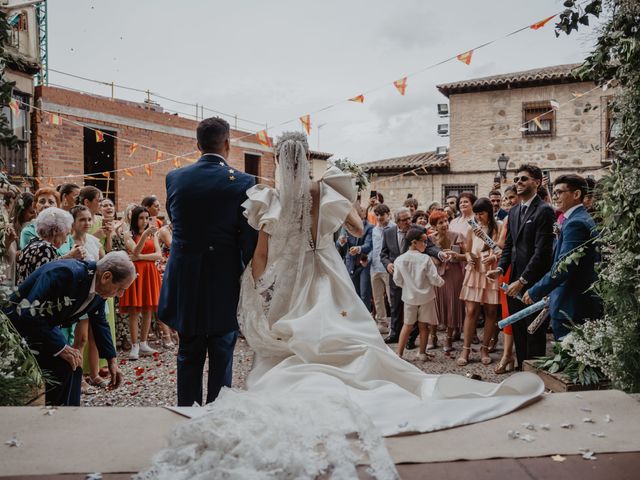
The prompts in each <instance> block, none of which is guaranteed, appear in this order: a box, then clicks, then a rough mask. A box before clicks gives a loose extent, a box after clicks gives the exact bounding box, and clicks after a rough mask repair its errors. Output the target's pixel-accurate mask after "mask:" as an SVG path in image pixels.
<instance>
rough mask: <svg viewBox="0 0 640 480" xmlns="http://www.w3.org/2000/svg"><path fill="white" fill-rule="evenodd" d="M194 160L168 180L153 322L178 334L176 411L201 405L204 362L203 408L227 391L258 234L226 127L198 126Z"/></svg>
mask: <svg viewBox="0 0 640 480" xmlns="http://www.w3.org/2000/svg"><path fill="white" fill-rule="evenodd" d="M196 136H197V140H198V149H199V150H200V151H201V152H202V156H201V157H200V159H199V160H198V161H197V162H196V163H194V164H193V165H190V166H188V167H184V168H180V169H178V170H174V171H172V172H170V173H169V174H168V175H167V179H166V187H167V214H168V215H169V218H170V219H171V222H172V224H173V241H172V243H171V255H170V256H169V262H168V263H167V268H166V270H165V273H164V278H163V284H162V290H161V292H160V301H159V305H158V318H159V319H160V320H162V321H163V322H164V323H166V324H167V325H169V326H170V327H172V328H174V329H175V330H177V331H178V333H179V334H180V347H179V349H178V405H179V406H191V405H193V403H194V402H197V403H198V404H202V372H203V368H204V362H205V359H206V357H207V354H208V355H209V378H208V384H207V399H206V403H210V402H212V401H213V400H215V399H216V397H217V396H218V393H219V392H220V389H221V388H222V387H223V386H227V387H229V386H231V368H232V365H233V349H234V347H235V344H236V339H237V336H238V322H237V317H236V311H237V308H238V300H239V296H240V276H241V275H242V271H243V269H244V266H245V265H246V264H247V263H248V262H249V260H251V257H252V256H253V251H254V249H255V245H256V242H257V236H258V232H256V231H255V230H254V229H252V228H251V227H250V226H249V224H248V223H247V221H246V219H245V217H244V215H243V213H242V207H241V204H242V203H243V202H244V201H245V200H246V199H247V194H246V191H247V190H248V189H249V188H250V187H252V186H253V185H254V184H255V180H254V178H253V177H252V176H250V175H247V174H245V173H242V172H239V171H237V170H235V169H234V168H231V167H230V166H229V165H228V164H227V161H226V159H227V158H228V156H229V152H230V138H229V124H228V123H227V122H226V121H224V120H222V119H220V118H207V119H205V120H203V121H202V122H200V124H199V125H198V129H197V132H196Z"/></svg>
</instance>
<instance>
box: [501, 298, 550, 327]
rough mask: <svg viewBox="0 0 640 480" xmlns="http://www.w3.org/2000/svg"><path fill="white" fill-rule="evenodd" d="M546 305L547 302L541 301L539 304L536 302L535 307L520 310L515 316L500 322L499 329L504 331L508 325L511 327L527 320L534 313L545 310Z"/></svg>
mask: <svg viewBox="0 0 640 480" xmlns="http://www.w3.org/2000/svg"><path fill="white" fill-rule="evenodd" d="M545 303H546V302H545V301H544V300H540V301H539V302H536V303H534V304H533V305H529V306H528V307H527V308H525V309H524V310H520V311H519V312H517V313H514V314H513V315H509V316H508V317H507V318H505V319H503V320H500V321H499V322H498V327H500V328H501V329H504V327H506V326H507V325H511V324H512V323H516V322H519V321H520V320H522V319H523V318H527V317H528V316H529V315H531V314H532V313H537V312H539V311H540V310H542V309H543V308H544V305H545Z"/></svg>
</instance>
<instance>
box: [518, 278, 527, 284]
mask: <svg viewBox="0 0 640 480" xmlns="http://www.w3.org/2000/svg"><path fill="white" fill-rule="evenodd" d="M518 281H519V282H520V283H521V284H522V285H525V286H526V285H527V284H528V283H529V282H527V281H526V280H525V279H524V278H523V277H520V278H519V279H518Z"/></svg>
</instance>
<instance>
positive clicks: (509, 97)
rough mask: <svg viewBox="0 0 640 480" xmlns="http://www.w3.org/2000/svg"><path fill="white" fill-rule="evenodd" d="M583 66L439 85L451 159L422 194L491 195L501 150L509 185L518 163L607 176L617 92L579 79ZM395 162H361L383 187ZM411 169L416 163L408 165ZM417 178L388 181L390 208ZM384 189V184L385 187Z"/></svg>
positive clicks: (437, 196)
mask: <svg viewBox="0 0 640 480" xmlns="http://www.w3.org/2000/svg"><path fill="white" fill-rule="evenodd" d="M578 66H579V65H578V64H570V65H559V66H554V67H546V68H541V69H535V70H528V71H524V72H515V73H509V74H503V75H495V76H492V77H485V78H477V79H471V80H465V81H461V82H454V83H448V84H443V85H438V87H437V88H438V90H439V91H440V92H441V93H442V94H443V95H445V96H446V97H448V99H449V112H450V118H449V122H450V125H449V134H450V138H449V150H448V155H447V163H448V165H447V167H446V168H441V169H439V171H437V172H433V173H432V174H431V176H432V177H433V178H432V179H431V180H430V181H429V182H424V180H422V182H423V184H424V185H425V186H424V189H423V191H422V193H421V194H418V195H417V198H418V199H419V200H421V199H424V201H425V202H430V201H434V200H437V201H442V200H443V199H444V197H446V195H448V194H449V193H456V194H457V193H460V192H461V191H465V190H466V191H472V192H474V193H475V194H476V195H479V196H486V195H487V194H488V193H489V191H490V189H491V187H492V185H493V183H494V179H495V177H496V176H497V175H498V173H499V169H498V163H497V159H498V157H499V156H500V155H501V154H503V153H504V154H505V155H506V156H507V157H509V162H508V172H507V178H506V180H503V182H506V183H511V181H512V180H511V179H512V177H513V175H514V174H515V170H516V168H517V166H518V165H520V164H521V163H534V164H536V165H538V166H539V167H540V168H542V169H543V170H548V171H549V174H550V176H551V180H552V181H553V179H554V178H555V177H557V176H559V175H561V174H563V173H579V174H581V175H592V176H594V177H595V178H600V177H601V176H602V175H604V174H605V173H606V172H607V168H608V165H609V164H610V161H609V159H608V158H607V156H608V155H607V148H606V145H607V142H608V139H609V136H610V135H611V133H610V132H611V129H612V127H613V125H612V124H611V120H610V117H609V114H608V103H609V101H610V99H611V97H612V95H613V94H614V93H615V92H614V89H609V90H607V91H603V89H601V88H595V84H594V83H593V82H590V81H582V80H580V79H579V78H577V76H576V75H575V74H574V73H573V72H574V69H575V68H576V67H578ZM423 155H427V154H423ZM429 155H433V152H430V154H428V155H427V157H429ZM397 163H398V159H397V158H396V159H388V160H382V161H376V162H369V163H367V164H365V165H364V166H365V168H366V169H367V170H369V172H370V173H372V174H377V178H378V179H379V182H378V183H380V184H381V185H384V183H385V182H381V181H380V180H383V179H384V178H385V176H386V177H388V176H389V173H387V170H385V168H384V166H385V165H388V164H397ZM413 168H415V167H413ZM395 170H397V168H396V169H395ZM406 170H411V168H409V166H408V165H407V167H406ZM394 175H397V173H394ZM417 182H418V177H416V175H414V174H411V175H404V176H402V177H399V178H394V179H393V181H391V180H390V181H388V182H386V183H387V184H388V185H389V187H386V190H387V192H389V193H390V192H393V194H392V195H391V198H392V199H393V202H392V206H399V205H400V204H401V203H402V201H401V200H403V199H404V198H402V197H403V196H405V195H404V194H405V193H406V192H409V191H411V190H412V189H416V188H419V185H420V184H419V183H417ZM375 183H376V182H375V181H374V186H375ZM380 190H381V191H383V192H384V190H385V188H383V187H382V186H380ZM397 192H398V193H397ZM414 196H415V194H414ZM405 197H406V196H405ZM420 203H421V204H423V203H422V202H420Z"/></svg>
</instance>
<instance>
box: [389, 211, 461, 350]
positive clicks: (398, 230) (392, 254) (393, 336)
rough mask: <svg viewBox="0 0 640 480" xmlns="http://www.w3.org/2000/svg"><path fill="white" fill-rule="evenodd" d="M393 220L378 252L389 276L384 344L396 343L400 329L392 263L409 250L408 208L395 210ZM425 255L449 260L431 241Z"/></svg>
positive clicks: (397, 289)
mask: <svg viewBox="0 0 640 480" xmlns="http://www.w3.org/2000/svg"><path fill="white" fill-rule="evenodd" d="M394 218H395V222H396V224H395V225H393V226H391V227H388V228H386V229H385V230H384V232H382V250H381V251H380V261H381V262H382V264H383V265H384V268H386V269H387V272H389V274H390V275H389V290H390V293H391V298H390V299H389V305H390V306H391V321H390V322H389V336H387V337H386V338H385V339H384V341H385V342H386V343H396V342H397V341H398V339H399V336H400V330H401V329H402V308H403V304H402V289H401V288H400V287H398V286H397V285H396V284H395V283H394V282H393V268H394V266H393V262H394V261H395V259H396V258H398V257H399V256H400V255H402V254H403V253H404V252H406V251H407V249H408V248H409V244H408V243H407V242H406V241H405V235H406V233H407V232H408V231H409V227H410V226H411V213H410V212H409V209H408V208H406V207H402V208H399V209H398V210H396V212H395V216H394ZM425 253H426V254H427V255H430V256H432V257H435V258H437V259H439V260H441V261H446V260H448V258H449V255H448V254H447V253H446V252H444V251H442V250H441V249H440V248H438V247H436V246H435V245H434V244H433V243H431V241H429V243H428V244H427V249H426V250H425ZM409 341H410V342H411V340H409ZM414 341H415V339H414Z"/></svg>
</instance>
